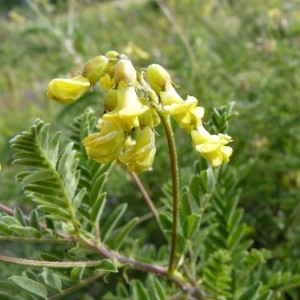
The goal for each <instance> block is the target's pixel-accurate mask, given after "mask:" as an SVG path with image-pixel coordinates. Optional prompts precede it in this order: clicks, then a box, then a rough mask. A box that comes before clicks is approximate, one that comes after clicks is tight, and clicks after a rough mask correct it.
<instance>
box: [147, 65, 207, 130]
mask: <svg viewBox="0 0 300 300" xmlns="http://www.w3.org/2000/svg"><path fill="white" fill-rule="evenodd" d="M146 72H147V78H148V81H149V83H150V85H151V87H152V88H153V89H154V90H155V92H156V93H157V95H158V96H159V98H160V101H161V104H162V105H163V107H164V109H165V110H166V111H168V112H169V113H170V115H171V116H172V117H173V118H174V119H175V120H176V121H177V122H178V123H179V125H180V127H181V128H183V129H185V130H186V131H187V132H188V133H189V132H190V131H191V130H193V129H195V127H196V126H197V125H200V124H201V120H202V118H203V115H204V108H203V107H196V106H197V104H198V100H197V99H196V98H195V97H193V96H188V97H187V99H186V100H185V101H184V100H183V99H182V98H181V97H180V96H179V95H178V93H177V92H176V90H175V88H174V84H173V83H172V80H171V77H170V75H169V73H168V72H167V71H166V70H165V69H164V68H163V67H162V66H160V65H157V64H152V65H150V66H149V67H148V68H147V71H146Z"/></svg>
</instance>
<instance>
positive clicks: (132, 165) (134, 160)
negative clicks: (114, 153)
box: [119, 126, 156, 173]
mask: <svg viewBox="0 0 300 300" xmlns="http://www.w3.org/2000/svg"><path fill="white" fill-rule="evenodd" d="M154 135H155V134H154V132H153V130H152V129H151V128H150V127H149V126H146V127H144V128H138V129H137V134H136V142H135V144H133V145H131V146H129V147H128V148H127V149H126V150H125V153H124V154H122V155H121V156H120V157H119V161H120V162H121V163H123V164H124V165H126V166H127V170H128V171H129V172H136V173H140V172H144V171H147V170H148V169H149V168H151V166H152V164H153V160H154V156H155V152H156V148H155V137H154Z"/></svg>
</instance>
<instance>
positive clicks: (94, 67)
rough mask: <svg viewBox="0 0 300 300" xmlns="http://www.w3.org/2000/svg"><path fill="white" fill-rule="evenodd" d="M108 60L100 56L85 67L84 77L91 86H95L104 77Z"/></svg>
mask: <svg viewBox="0 0 300 300" xmlns="http://www.w3.org/2000/svg"><path fill="white" fill-rule="evenodd" d="M108 62H109V60H108V58H107V57H105V56H103V55H99V56H96V57H94V58H91V59H90V60H89V61H88V62H87V63H86V64H85V65H84V67H83V71H82V73H81V74H82V75H83V76H85V77H86V78H87V79H88V80H89V81H90V83H91V86H93V85H95V84H96V83H97V81H98V80H99V79H100V77H101V76H103V74H104V72H105V71H106V68H107V66H108Z"/></svg>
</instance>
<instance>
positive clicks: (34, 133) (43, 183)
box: [11, 120, 84, 227]
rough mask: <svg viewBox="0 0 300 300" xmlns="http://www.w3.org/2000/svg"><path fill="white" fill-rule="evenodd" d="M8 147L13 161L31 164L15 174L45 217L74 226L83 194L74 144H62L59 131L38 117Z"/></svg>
mask: <svg viewBox="0 0 300 300" xmlns="http://www.w3.org/2000/svg"><path fill="white" fill-rule="evenodd" d="M11 147H12V149H13V150H14V164H18V165H23V166H28V167H30V170H27V171H25V172H22V173H20V174H18V175H17V180H19V181H21V182H22V183H23V185H24V190H25V193H26V194H27V196H28V197H29V198H31V199H32V200H33V201H35V202H37V203H38V204H39V206H38V209H40V210H43V211H45V212H46V213H47V216H48V218H52V219H54V220H61V221H65V222H71V223H72V224H73V226H74V227H76V226H77V219H76V208H77V207H78V206H79V202H80V201H81V200H82V198H83V196H84V195H83V194H84V193H83V192H82V191H80V190H78V189H77V186H78V181H79V176H80V171H79V170H78V169H77V165H78V159H77V158H76V157H75V154H76V153H75V150H73V143H63V142H62V139H61V132H55V133H52V132H51V131H50V125H49V124H45V123H44V122H43V121H41V120H37V121H36V122H35V123H34V124H33V125H32V126H31V128H30V130H29V131H26V132H23V133H22V134H20V135H17V136H16V137H15V138H14V139H12V141H11Z"/></svg>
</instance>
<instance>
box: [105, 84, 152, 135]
mask: <svg viewBox="0 0 300 300" xmlns="http://www.w3.org/2000/svg"><path fill="white" fill-rule="evenodd" d="M148 109H149V107H148V106H146V105H144V104H143V103H142V102H141V101H140V100H139V98H138V96H137V94H136V91H135V88H134V86H132V85H129V86H128V85H127V83H125V82H124V81H120V82H119V84H118V88H117V107H116V108H115V109H114V110H112V111H110V112H108V113H106V114H104V115H103V120H111V121H113V122H115V123H119V124H120V126H121V127H122V128H123V129H124V130H125V131H127V132H129V131H131V130H132V128H134V127H139V125H140V124H139V116H140V115H142V114H143V113H144V112H145V111H146V110H148Z"/></svg>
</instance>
